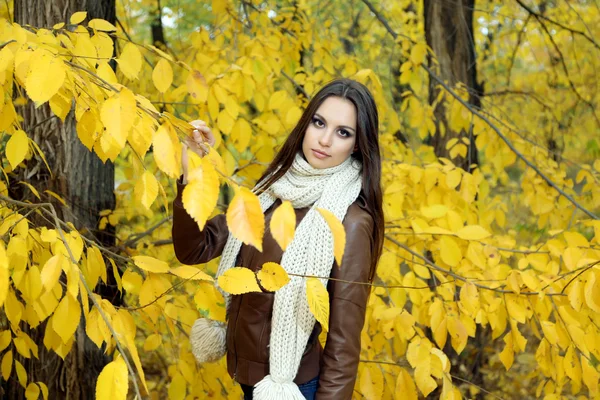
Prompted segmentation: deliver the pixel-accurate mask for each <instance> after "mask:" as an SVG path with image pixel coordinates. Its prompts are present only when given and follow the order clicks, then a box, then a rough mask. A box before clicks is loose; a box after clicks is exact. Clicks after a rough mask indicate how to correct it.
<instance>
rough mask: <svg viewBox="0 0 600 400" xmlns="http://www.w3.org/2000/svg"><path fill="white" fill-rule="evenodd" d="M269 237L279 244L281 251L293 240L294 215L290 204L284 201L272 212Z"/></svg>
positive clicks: (294, 229) (294, 228)
mask: <svg viewBox="0 0 600 400" xmlns="http://www.w3.org/2000/svg"><path fill="white" fill-rule="evenodd" d="M269 225H270V228H271V235H273V239H275V241H276V242H277V244H279V247H281V249H282V250H283V251H285V249H286V248H287V247H288V245H289V244H290V243H291V242H292V239H293V238H294V233H295V231H296V213H295V212H294V208H293V207H292V203H290V202H289V201H287V200H284V201H283V202H282V203H281V205H280V206H279V207H277V209H276V210H275V211H274V212H273V216H272V217H271V222H270V224H269Z"/></svg>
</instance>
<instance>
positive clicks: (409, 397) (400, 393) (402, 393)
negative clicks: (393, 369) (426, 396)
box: [394, 367, 419, 400]
mask: <svg viewBox="0 0 600 400" xmlns="http://www.w3.org/2000/svg"><path fill="white" fill-rule="evenodd" d="M394 398H395V399H405V400H418V398H419V395H418V394H417V388H416V386H415V382H414V381H413V379H412V378H411V376H410V374H409V373H408V371H406V370H405V369H404V368H402V367H400V371H399V372H398V378H397V380H396V390H395V396H394Z"/></svg>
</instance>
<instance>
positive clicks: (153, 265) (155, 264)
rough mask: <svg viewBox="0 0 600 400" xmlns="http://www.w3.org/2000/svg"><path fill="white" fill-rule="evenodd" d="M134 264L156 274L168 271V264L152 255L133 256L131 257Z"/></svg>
mask: <svg viewBox="0 0 600 400" xmlns="http://www.w3.org/2000/svg"><path fill="white" fill-rule="evenodd" d="M131 258H132V259H133V262H134V263H135V265H137V266H138V267H140V268H141V269H143V270H145V271H149V272H154V273H157V274H162V273H166V272H169V264H167V263H166V262H164V261H161V260H157V259H156V258H153V257H148V256H135V257H131Z"/></svg>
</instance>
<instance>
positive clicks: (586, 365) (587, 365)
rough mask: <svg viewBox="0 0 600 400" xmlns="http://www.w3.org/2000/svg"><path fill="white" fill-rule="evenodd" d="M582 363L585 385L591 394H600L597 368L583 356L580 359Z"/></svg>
mask: <svg viewBox="0 0 600 400" xmlns="http://www.w3.org/2000/svg"><path fill="white" fill-rule="evenodd" d="M579 359H580V361H581V370H582V375H583V383H585V386H587V388H588V390H589V392H590V393H591V394H593V395H597V394H598V378H599V374H598V371H597V370H596V367H595V366H594V365H592V363H591V361H588V359H587V358H585V355H583V354H581V356H580V357H579Z"/></svg>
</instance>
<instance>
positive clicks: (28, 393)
mask: <svg viewBox="0 0 600 400" xmlns="http://www.w3.org/2000/svg"><path fill="white" fill-rule="evenodd" d="M39 396H40V387H39V386H38V385H37V384H36V383H34V382H31V383H30V384H29V385H27V390H25V398H26V399H27V400H37V399H38V397H39Z"/></svg>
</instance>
